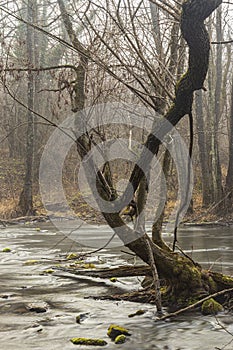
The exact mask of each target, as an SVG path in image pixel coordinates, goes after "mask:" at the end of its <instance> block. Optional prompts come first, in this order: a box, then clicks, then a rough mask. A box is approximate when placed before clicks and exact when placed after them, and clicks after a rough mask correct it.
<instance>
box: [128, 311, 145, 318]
mask: <svg viewBox="0 0 233 350" xmlns="http://www.w3.org/2000/svg"><path fill="white" fill-rule="evenodd" d="M145 312H146V311H145V310H137V311H136V312H135V313H133V314H130V315H128V317H134V316H140V315H143V314H144V313H145Z"/></svg>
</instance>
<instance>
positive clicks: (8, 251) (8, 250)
mask: <svg viewBox="0 0 233 350" xmlns="http://www.w3.org/2000/svg"><path fill="white" fill-rule="evenodd" d="M2 252H3V253H10V252H11V248H7V247H6V248H3V250H2Z"/></svg>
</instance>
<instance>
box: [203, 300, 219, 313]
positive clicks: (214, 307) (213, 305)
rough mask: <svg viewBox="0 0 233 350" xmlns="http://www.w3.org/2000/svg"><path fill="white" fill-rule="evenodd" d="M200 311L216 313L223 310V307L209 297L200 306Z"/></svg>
mask: <svg viewBox="0 0 233 350" xmlns="http://www.w3.org/2000/svg"><path fill="white" fill-rule="evenodd" d="M201 311H202V313H203V315H217V313H218V312H220V311H223V307H222V305H221V304H219V303H218V302H217V301H215V300H214V299H213V298H210V299H208V300H206V301H204V303H203V304H202V306H201Z"/></svg>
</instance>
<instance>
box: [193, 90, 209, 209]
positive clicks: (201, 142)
mask: <svg viewBox="0 0 233 350" xmlns="http://www.w3.org/2000/svg"><path fill="white" fill-rule="evenodd" d="M195 102H196V104H195V107H196V118H197V120H198V123H197V137H198V147H199V159H200V166H201V177H202V205H203V207H208V206H209V205H210V204H211V203H212V194H211V188H210V179H209V173H210V167H209V156H208V151H207V145H206V130H205V123H204V115H203V100H202V91H201V90H200V91H198V92H197V93H196V101H195Z"/></svg>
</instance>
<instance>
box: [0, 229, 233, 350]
mask: <svg viewBox="0 0 233 350" xmlns="http://www.w3.org/2000/svg"><path fill="white" fill-rule="evenodd" d="M82 230H83V232H82ZM84 231H85V232H84ZM82 233H85V237H86V239H88V240H89V242H90V245H92V246H93V247H98V245H100V244H102V243H103V242H105V241H106V237H107V236H106V235H107V233H108V235H109V232H108V230H107V228H106V227H102V226H100V227H97V226H96V227H94V228H93V227H92V229H90V230H88V228H86V229H82V228H81V229H80V234H81V235H82ZM97 233H99V236H98V234H97ZM105 236H106V237H105ZM100 237H101V238H102V239H103V242H102V241H101V240H100ZM232 237H233V228H227V227H206V228H203V227H184V228H181V229H180V230H179V245H180V246H181V247H182V249H183V250H184V251H185V252H186V253H188V254H190V255H191V256H192V258H193V259H195V260H197V261H198V262H200V263H201V264H202V265H203V266H205V267H206V268H211V269H214V270H217V271H220V272H223V273H225V274H229V275H232V274H233V254H232V253H233V244H232ZM166 240H167V241H168V242H170V241H171V240H172V237H170V236H169V235H167V236H166ZM97 242H98V244H97ZM4 248H10V251H9V252H2V250H3V249H4ZM71 251H72V252H80V251H82V252H84V251H86V248H83V247H80V246H79V245H78V244H77V243H75V242H74V241H72V240H70V239H68V238H66V237H64V236H63V235H62V234H61V233H59V232H56V230H55V228H54V227H53V226H51V225H49V224H46V223H43V224H42V223H38V224H36V226H33V225H31V224H28V225H12V226H9V227H7V228H3V227H2V228H1V229H0V260H1V283H0V349H1V350H15V349H17V350H32V349H35V350H39V349H40V350H55V349H56V350H72V349H76V348H77V349H80V348H84V349H87V350H88V349H93V348H94V347H93V346H79V345H73V344H72V343H71V342H70V338H73V337H96V338H102V339H104V340H106V341H107V342H108V345H107V346H105V347H104V348H106V349H111V350H112V349H117V348H121V349H125V350H131V349H132V350H143V349H148V350H149V349H161V350H162V349H164V350H165V349H167V350H178V349H179V350H181V349H182V350H185V349H186V350H199V349H202V350H214V349H216V348H219V349H223V348H224V349H225V350H230V349H233V342H232V339H233V337H232V336H231V335H230V334H228V333H227V332H226V330H227V331H229V332H231V333H233V316H232V315H231V314H228V313H221V314H219V315H218V316H217V319H216V318H215V317H212V316H201V315H200V313H198V312H197V313H195V314H191V315H190V314H189V315H182V316H179V317H177V318H176V319H173V320H170V321H167V322H155V321H154V319H153V315H154V306H153V305H150V304H139V303H131V302H125V301H124V302H123V301H120V302H119V301H115V302H114V301H107V300H95V299H93V298H87V297H88V296H100V295H104V294H113V293H117V292H119V290H121V291H122V290H137V289H138V288H140V283H139V282H140V279H138V278H124V279H119V281H117V282H116V283H113V282H111V281H110V280H100V279H90V278H80V279H77V278H68V277H67V276H64V274H62V273H61V272H55V273H53V274H49V273H44V271H45V270H47V269H50V267H51V266H52V265H54V262H55V261H56V260H59V259H60V258H61V257H62V258H63V257H64V256H65V255H66V254H68V253H69V252H71ZM133 259H134V258H133V257H132V256H131V255H129V254H127V253H125V252H122V247H119V246H118V244H116V245H115V246H113V247H112V248H110V249H107V248H105V249H103V250H102V251H101V252H98V253H96V254H94V255H93V256H90V257H88V258H87V261H86V263H92V264H95V265H99V264H101V266H103V267H105V266H106V267H107V266H108V267H110V266H117V265H119V264H120V265H123V264H127V263H132V262H133ZM33 308H34V309H33ZM139 309H143V310H145V311H146V312H145V313H144V314H143V315H141V316H137V317H134V318H129V317H128V315H129V314H132V313H135V311H137V310H139ZM33 310H34V311H33ZM36 311H37V312H36ZM38 311H44V312H38ZM80 314H81V315H82V316H81V320H82V322H81V323H80V324H78V323H76V316H77V315H80ZM112 323H114V324H119V325H122V326H124V327H126V328H128V329H129V330H130V332H131V334H132V335H131V336H130V337H128V339H127V342H126V343H125V344H122V345H115V344H114V343H112V342H111V340H110V339H109V338H108V337H107V334H106V332H107V329H108V327H109V325H110V324H112ZM220 324H222V325H223V327H225V328H226V330H224V329H223V328H222V327H221V326H220ZM229 342H231V343H229ZM228 343H229V344H228ZM227 344H228V345H227ZM98 348H99V347H97V349H98Z"/></svg>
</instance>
